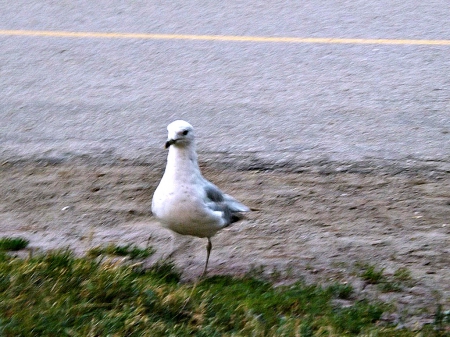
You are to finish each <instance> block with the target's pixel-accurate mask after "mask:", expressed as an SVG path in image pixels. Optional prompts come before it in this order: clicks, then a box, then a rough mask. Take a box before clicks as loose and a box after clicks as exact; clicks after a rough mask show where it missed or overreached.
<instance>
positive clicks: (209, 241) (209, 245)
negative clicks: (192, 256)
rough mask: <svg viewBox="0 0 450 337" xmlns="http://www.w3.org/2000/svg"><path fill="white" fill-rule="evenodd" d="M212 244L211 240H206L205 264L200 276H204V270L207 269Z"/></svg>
mask: <svg viewBox="0 0 450 337" xmlns="http://www.w3.org/2000/svg"><path fill="white" fill-rule="evenodd" d="M211 248H212V243H211V239H210V238H208V244H207V245H206V263H205V269H204V270H203V274H202V276H205V275H206V270H207V269H208V261H209V254H210V253H211Z"/></svg>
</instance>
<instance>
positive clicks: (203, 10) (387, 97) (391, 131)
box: [0, 0, 450, 171]
mask: <svg viewBox="0 0 450 337" xmlns="http://www.w3.org/2000/svg"><path fill="white" fill-rule="evenodd" d="M0 3H1V5H0V18H1V20H0V29H1V30H6V31H8V30H29V31H35V30H38V31H66V32H114V33H163V34H194V35H232V36H264V37H302V38H309V37H316V38H361V39H379V38H383V39H421V40H432V41H434V40H447V41H448V40H449V39H450V20H449V19H448V18H449V17H450V3H449V2H448V0H436V1H429V2H422V1H417V0H414V1H404V0H402V1H399V0H386V1H365V0H356V1H354V0H352V1H340V0H339V1H338V0H335V1H331V0H328V1H320V4H319V3H317V1H313V0H310V1H302V2H298V1H279V2H264V3H258V4H252V3H250V2H248V3H246V2H243V1H227V2H215V1H172V2H160V1H158V2H156V1H129V2H125V3H124V2H123V1H95V2H92V1H77V2H70V1H50V0H45V1H39V2H33V3H32V2H31V1H12V2H6V1H1V2H0ZM0 118H1V119H0V142H1V143H0V146H1V147H0V158H1V159H3V160H5V159H8V158H31V157H46V156H53V157H70V156H76V155H85V154H86V155H89V156H93V157H95V156H100V155H102V156H105V155H107V156H111V157H114V158H144V159H145V158H147V160H151V158H153V157H154V156H157V155H159V154H161V153H162V150H161V147H162V145H163V144H164V141H165V137H166V131H165V127H166V125H167V124H168V123H170V122H171V121H173V120H174V119H179V118H181V119H185V120H187V121H189V122H190V123H191V124H193V125H194V127H196V129H197V134H198V138H199V140H198V143H199V144H198V148H199V151H200V152H201V153H202V154H203V156H204V157H208V155H213V154H214V155H215V156H219V157H220V156H223V157H226V156H229V155H235V154H239V155H240V156H241V157H242V156H253V157H254V158H259V159H261V160H262V161H267V162H277V161H290V162H292V161H298V162H303V161H308V160H316V159H325V160H329V161H336V162H352V161H354V162H358V161H364V160H372V161H380V162H384V161H386V160H388V161H397V162H405V161H409V162H413V163H415V164H418V165H420V164H421V163H430V162H432V163H433V165H437V166H439V167H442V168H444V169H446V170H449V171H450V45H449V44H437V45H426V44H423V45H420V44H419V45H414V44H409V43H405V44H379V43H348V44H342V43H293V42H261V41H256V40H250V41H247V42H239V41H219V40H217V39H214V38H212V39H211V40H188V39H153V38H111V37H101V38H100V37H97V38H92V37H87V36H78V37H67V36H64V35H61V36H54V37H44V36H29V35H27V34H24V35H22V36H15V35H11V34H8V32H3V33H2V34H0ZM236 158H239V157H236Z"/></svg>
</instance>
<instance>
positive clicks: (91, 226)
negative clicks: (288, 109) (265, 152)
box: [0, 159, 450, 326]
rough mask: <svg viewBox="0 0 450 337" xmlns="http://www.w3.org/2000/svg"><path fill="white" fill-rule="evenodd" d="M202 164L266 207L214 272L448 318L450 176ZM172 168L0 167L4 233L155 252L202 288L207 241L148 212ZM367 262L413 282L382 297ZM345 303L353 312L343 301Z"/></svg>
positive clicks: (225, 249) (38, 243)
mask: <svg viewBox="0 0 450 337" xmlns="http://www.w3.org/2000/svg"><path fill="white" fill-rule="evenodd" d="M210 164H211V162H209V163H207V162H203V163H202V164H201V166H202V171H203V174H204V175H205V176H206V177H207V178H208V179H210V180H211V181H213V182H214V183H215V184H216V185H218V186H219V187H220V188H221V189H223V190H224V191H226V192H227V193H229V194H231V195H233V196H234V197H236V198H237V199H238V200H240V201H242V202H243V203H245V204H246V205H248V206H250V207H252V208H254V209H257V210H256V211H253V212H251V213H249V214H248V215H247V218H246V219H245V220H243V221H241V222H238V223H236V224H234V226H232V227H230V228H227V229H225V230H223V231H221V232H220V233H218V234H217V235H216V236H215V237H214V238H213V250H212V254H211V260H210V266H209V272H210V275H213V274H234V275H242V274H244V273H247V272H249V271H251V270H259V269H260V268H262V267H263V269H264V272H265V273H266V274H267V275H272V278H273V279H275V281H276V282H277V283H286V282H292V281H294V280H297V279H301V280H304V281H306V282H323V283H326V282H331V281H340V282H348V283H350V284H352V285H353V286H354V288H355V290H356V293H357V294H358V295H357V296H366V297H371V298H373V297H376V298H379V299H381V300H383V301H387V302H392V303H394V304H395V305H396V306H397V310H396V313H394V314H392V315H390V316H389V317H386V319H387V320H391V321H393V322H396V323H398V324H400V325H401V324H407V325H410V326H415V325H421V324H423V323H427V322H431V321H432V317H433V314H434V312H435V310H436V305H437V303H441V304H442V305H443V306H444V309H445V310H448V309H450V254H449V253H450V240H449V234H450V174H449V172H448V171H446V170H439V169H433V168H429V167H428V168H426V167H425V168H417V169H411V168H409V169H399V168H398V167H396V166H395V165H393V166H392V167H384V168H382V169H376V168H372V169H352V168H351V167H349V166H336V167H334V168H330V167H329V166H326V165H320V164H317V165H310V166H308V165H306V166H304V167H303V168H302V169H295V170H294V169H290V168H282V167H281V168H272V169H264V167H262V166H258V165H253V166H251V165H248V166H247V167H240V168H235V169H231V168H230V167H229V166H228V167H227V165H223V164H220V163H219V164H215V165H214V164H213V165H210ZM162 165H163V164H158V165H152V164H149V163H142V162H141V163H139V162H136V161H126V160H122V161H120V160H117V161H115V162H114V163H108V164H105V163H103V164H101V163H99V162H94V161H92V160H78V159H77V160H68V161H60V162H57V161H55V162H51V161H39V160H33V161H31V160H30V161H16V162H8V161H6V162H4V163H3V164H2V165H1V166H0V195H2V198H1V200H0V230H1V236H21V237H25V238H27V239H29V240H30V245H29V248H28V249H29V250H41V249H42V250H49V249H55V248H63V247H70V248H71V249H73V250H74V251H75V252H76V253H77V254H83V253H84V252H86V250H88V249H89V248H91V247H95V246H98V245H101V244H107V243H117V244H125V243H135V244H137V245H140V246H142V247H144V246H145V245H147V244H150V245H151V246H153V247H155V248H156V254H155V255H154V256H152V257H151V258H149V259H148V260H147V261H145V263H148V264H150V263H153V262H154V261H156V260H158V259H160V258H164V257H166V256H167V255H168V254H169V253H170V252H171V250H172V249H175V250H174V253H173V258H174V260H175V262H176V264H177V265H178V266H179V268H180V269H181V270H182V271H183V275H184V277H185V279H188V280H189V279H196V278H197V277H199V275H200V274H201V272H202V268H203V264H204V261H205V255H206V251H205V247H206V242H205V241H206V240H205V239H198V238H190V237H180V236H177V237H176V238H175V237H174V235H173V234H171V233H170V232H169V231H168V230H165V229H162V228H160V227H159V226H158V224H157V222H156V221H155V219H154V218H152V216H151V213H150V204H151V198H152V194H153V191H154V189H155V188H156V185H157V183H158V182H159V180H160V178H161V176H162V173H163V166H162ZM364 263H369V264H372V265H375V266H377V267H379V268H385V269H384V274H385V275H387V276H388V277H390V276H392V275H393V274H394V272H395V271H396V270H397V269H399V268H403V267H406V268H407V269H408V270H409V271H410V272H411V275H412V282H411V283H409V284H408V285H404V286H403V290H402V291H396V292H383V291H381V290H380V289H379V287H377V285H372V284H368V283H367V282H365V281H364V280H362V279H361V278H360V277H358V266H360V265H361V264H364ZM344 304H345V303H344Z"/></svg>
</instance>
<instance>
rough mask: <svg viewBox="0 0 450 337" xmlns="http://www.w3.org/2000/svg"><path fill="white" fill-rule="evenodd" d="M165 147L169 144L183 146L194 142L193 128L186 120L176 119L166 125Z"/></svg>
mask: <svg viewBox="0 0 450 337" xmlns="http://www.w3.org/2000/svg"><path fill="white" fill-rule="evenodd" d="M167 132H168V135H167V142H166V149H167V148H169V147H170V146H171V145H175V146H180V147H185V146H188V145H189V144H191V143H193V142H194V128H193V127H192V125H191V124H189V123H188V122H186V121H182V120H176V121H174V122H172V123H170V124H169V125H168V126H167Z"/></svg>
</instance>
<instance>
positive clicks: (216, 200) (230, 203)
mask: <svg viewBox="0 0 450 337" xmlns="http://www.w3.org/2000/svg"><path fill="white" fill-rule="evenodd" d="M204 189H205V193H206V198H207V201H206V204H207V206H208V207H209V208H210V209H212V210H213V211H219V212H223V214H224V218H225V221H226V224H227V225H230V224H232V223H233V222H236V221H239V220H241V219H242V216H241V215H240V214H239V213H240V212H249V211H250V209H249V208H248V207H247V206H245V205H243V204H241V203H240V202H239V201H237V200H236V199H234V198H233V197H232V196H230V195H228V194H225V193H223V192H222V191H221V190H220V189H219V188H218V187H217V186H216V185H214V184H213V183H210V182H209V181H207V180H205V187H204Z"/></svg>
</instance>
